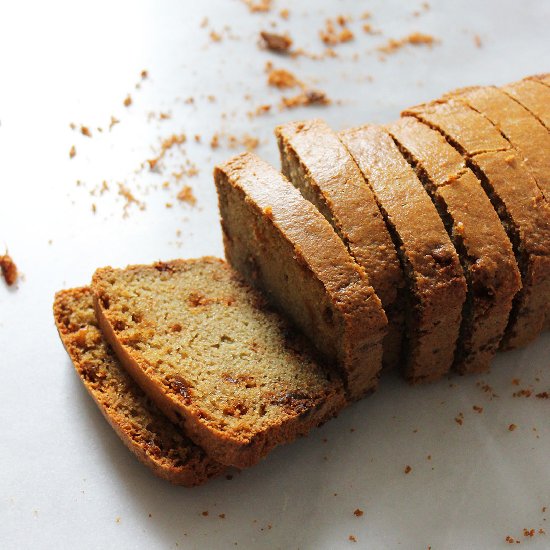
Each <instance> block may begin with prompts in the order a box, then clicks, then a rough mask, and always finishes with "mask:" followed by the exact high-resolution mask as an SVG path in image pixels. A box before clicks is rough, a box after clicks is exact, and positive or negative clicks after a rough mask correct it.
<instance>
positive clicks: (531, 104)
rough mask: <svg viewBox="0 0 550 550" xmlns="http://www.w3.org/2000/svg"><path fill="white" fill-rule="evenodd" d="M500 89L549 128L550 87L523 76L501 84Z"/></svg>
mask: <svg viewBox="0 0 550 550" xmlns="http://www.w3.org/2000/svg"><path fill="white" fill-rule="evenodd" d="M502 90H503V91H504V92H505V93H507V94H508V95H509V96H510V97H513V98H514V99H515V100H516V101H518V102H519V103H521V104H522V105H523V106H524V107H525V108H526V109H528V110H529V111H530V112H531V113H533V115H534V116H536V117H537V119H538V120H539V121H540V122H541V124H543V125H544V126H545V127H546V129H547V130H550V88H549V87H548V86H545V85H544V84H542V83H541V82H540V81H537V80H533V79H529V78H525V79H524V80H519V81H518V82H513V83H512V84H508V85H506V86H502Z"/></svg>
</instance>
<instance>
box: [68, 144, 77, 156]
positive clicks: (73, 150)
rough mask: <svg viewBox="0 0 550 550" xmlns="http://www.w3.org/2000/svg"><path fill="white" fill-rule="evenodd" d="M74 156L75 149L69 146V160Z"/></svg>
mask: <svg viewBox="0 0 550 550" xmlns="http://www.w3.org/2000/svg"><path fill="white" fill-rule="evenodd" d="M75 156H76V147H75V146H74V145H72V146H71V149H70V151H69V158H71V159H72V158H74V157H75Z"/></svg>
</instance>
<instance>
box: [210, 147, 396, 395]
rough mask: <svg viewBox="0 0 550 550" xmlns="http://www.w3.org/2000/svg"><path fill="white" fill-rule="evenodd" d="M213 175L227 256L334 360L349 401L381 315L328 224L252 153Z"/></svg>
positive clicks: (381, 326) (371, 365)
mask: <svg viewBox="0 0 550 550" xmlns="http://www.w3.org/2000/svg"><path fill="white" fill-rule="evenodd" d="M214 177H215V181H216V187H217V190H218V197H219V206H220V213H221V222H222V229H223V234H224V242H225V252H226V256H227V259H228V260H229V262H230V263H231V264H232V265H233V267H234V268H235V269H236V270H237V271H239V272H240V273H242V274H243V275H244V277H245V278H246V280H247V281H249V282H250V283H252V284H253V285H255V286H257V287H258V288H260V289H262V290H263V291H264V292H265V293H266V294H267V296H268V297H269V299H270V300H271V302H272V303H273V304H275V306H276V307H277V308H278V309H280V310H281V311H283V312H284V313H285V314H286V315H287V316H288V317H289V318H290V319H292V321H293V322H294V324H295V325H296V326H297V327H298V328H299V329H300V330H301V331H302V332H303V333H304V334H305V335H306V336H307V337H308V338H309V339H310V340H311V341H312V342H314V343H315V346H316V347H317V349H318V350H319V351H320V352H321V354H322V355H323V356H324V357H326V358H327V359H328V361H329V362H331V363H337V364H338V365H339V366H340V368H341V369H342V372H343V374H344V378H345V380H346V384H347V390H348V395H349V397H350V398H351V399H357V398H359V397H362V396H363V395H365V394H366V393H367V392H369V391H371V390H373V389H374V388H375V387H376V384H377V381H378V377H379V373H380V368H381V357H382V340H383V338H384V336H385V334H386V325H387V320H386V316H385V314H384V311H383V309H382V305H381V303H380V300H379V299H378V297H377V295H376V294H375V292H374V290H373V288H372V287H371V286H370V284H369V280H368V278H367V276H366V274H365V271H364V270H363V269H362V268H361V267H360V266H358V265H357V264H356V263H355V261H354V260H353V258H352V257H351V256H350V255H349V253H348V251H347V249H346V247H345V246H344V244H343V243H342V241H341V240H340V239H339V237H338V236H337V235H336V233H335V232H334V230H333V229H332V227H331V226H330V224H329V223H328V222H327V220H326V219H325V218H324V217H323V216H322V215H321V214H320V213H319V211H318V210H317V209H316V208H315V207H314V206H313V205H312V204H311V203H309V202H308V201H307V200H305V199H304V197H302V195H301V194H300V192H299V191H298V190H297V189H295V188H294V187H293V186H292V185H291V184H290V183H289V181H288V180H287V179H286V178H285V177H284V176H282V175H281V174H280V173H279V172H277V170H275V169H274V168H273V167H271V166H270V165H269V164H267V163H265V162H264V161H262V160H260V159H259V158H258V157H257V156H255V155H253V154H251V153H244V154H242V155H238V156H236V157H234V158H232V159H230V160H229V161H227V162H226V163H225V164H223V165H221V166H218V167H217V168H216V170H215V173H214Z"/></svg>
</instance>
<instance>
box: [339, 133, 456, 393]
mask: <svg viewBox="0 0 550 550" xmlns="http://www.w3.org/2000/svg"><path fill="white" fill-rule="evenodd" d="M340 139H341V140H342V141H343V143H344V145H345V146H346V147H347V148H348V150H349V151H350V153H351V155H352V156H353V158H354V159H355V161H356V162H357V164H358V166H359V168H360V169H361V171H362V172H363V175H364V177H365V180H366V181H367V183H368V184H369V185H370V187H371V188H372V190H373V191H374V194H375V196H376V199H377V201H378V205H379V207H380V210H381V211H382V213H383V215H384V218H385V221H386V224H387V226H388V228H389V230H390V231H391V232H392V233H393V238H394V241H395V242H397V243H399V248H398V252H399V255H400V259H401V263H402V266H403V270H404V272H405V275H406V278H407V286H408V300H409V304H408V307H407V309H406V318H407V327H406V328H407V338H408V342H407V346H408V347H407V352H408V353H407V363H406V364H405V375H406V376H407V378H408V379H409V380H410V381H411V382H422V381H430V380H436V379H437V378H440V377H441V376H442V375H443V374H445V373H447V372H448V371H449V370H450V368H451V365H452V364H453V359H454V355H455V349H456V343H457V339H458V335H459V329H460V323H461V312H462V305H463V303H464V300H465V298H466V282H465V279H464V274H463V272H462V267H461V265H460V261H459V258H458V254H457V253H456V250H455V248H454V246H453V244H452V242H451V240H450V239H449V236H448V234H447V231H446V230H445V226H444V225H443V222H442V221H441V219H440V217H439V215H438V213H437V210H436V209H435V206H434V205H433V203H432V201H431V199H430V197H429V195H428V194H427V193H426V190H425V189H424V187H423V186H422V183H421V182H420V180H419V179H418V177H417V175H416V173H415V171H414V170H413V169H412V168H411V166H410V165H409V163H408V162H407V161H406V160H405V158H404V157H403V155H402V153H401V152H400V151H399V149H398V148H397V146H396V145H395V143H394V141H393V139H392V138H391V136H390V135H389V134H388V133H387V131H386V130H384V129H383V128H379V127H376V126H368V125H367V126H362V127H359V128H354V129H350V130H345V131H343V132H341V133H340Z"/></svg>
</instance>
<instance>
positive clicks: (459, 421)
mask: <svg viewBox="0 0 550 550" xmlns="http://www.w3.org/2000/svg"><path fill="white" fill-rule="evenodd" d="M455 422H456V423H457V424H458V425H459V426H462V424H464V413H461V412H459V413H458V414H457V415H456V416H455Z"/></svg>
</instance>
